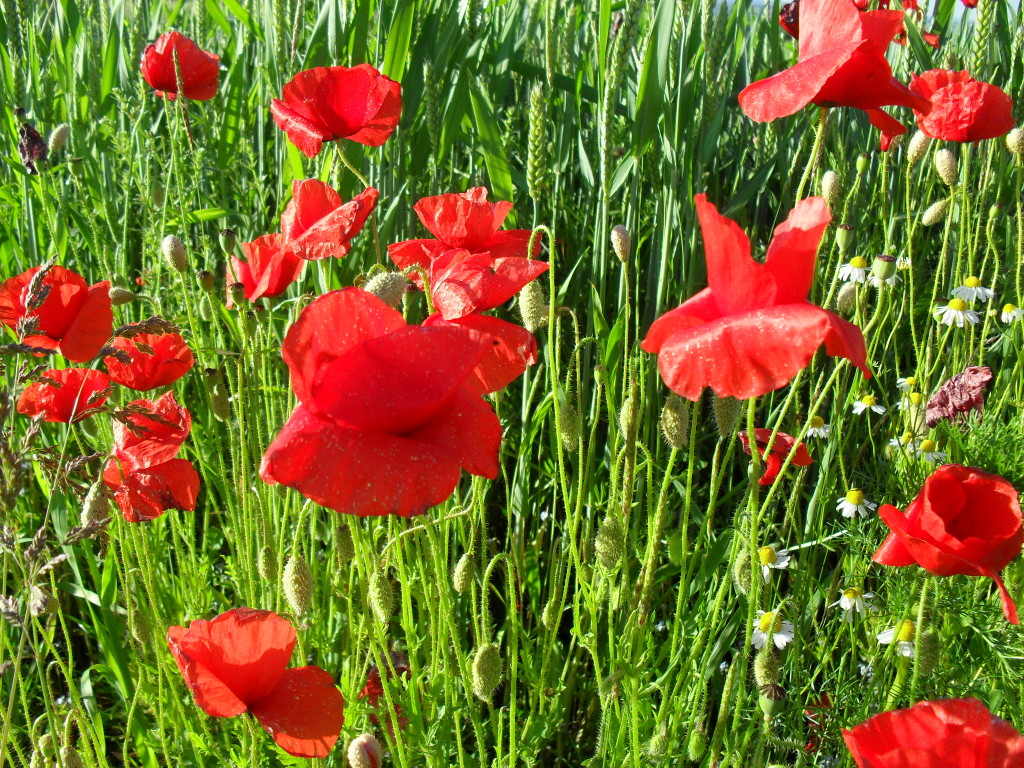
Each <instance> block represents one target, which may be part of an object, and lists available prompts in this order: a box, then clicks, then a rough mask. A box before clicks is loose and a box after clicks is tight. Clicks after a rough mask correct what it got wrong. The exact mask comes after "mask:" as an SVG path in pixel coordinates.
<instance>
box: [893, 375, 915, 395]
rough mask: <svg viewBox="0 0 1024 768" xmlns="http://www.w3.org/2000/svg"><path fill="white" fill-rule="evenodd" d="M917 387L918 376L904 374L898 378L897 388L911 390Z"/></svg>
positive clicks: (903, 390) (905, 390)
mask: <svg viewBox="0 0 1024 768" xmlns="http://www.w3.org/2000/svg"><path fill="white" fill-rule="evenodd" d="M916 387H917V376H903V377H900V378H898V379H896V389H898V390H899V391H900V392H910V391H911V390H912V389H915V388H916Z"/></svg>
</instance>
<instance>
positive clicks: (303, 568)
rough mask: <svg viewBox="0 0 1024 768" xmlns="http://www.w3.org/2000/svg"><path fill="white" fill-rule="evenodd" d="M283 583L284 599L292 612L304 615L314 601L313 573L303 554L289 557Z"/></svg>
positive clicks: (282, 579)
mask: <svg viewBox="0 0 1024 768" xmlns="http://www.w3.org/2000/svg"><path fill="white" fill-rule="evenodd" d="M281 584H282V586H283V587H284V599H285V600H286V601H287V602H288V607H289V608H291V609H292V613H294V614H295V615H296V616H302V615H304V614H305V613H306V612H307V611H308V610H309V606H310V604H311V603H312V602H313V574H311V573H310V572H309V566H308V565H306V561H305V560H304V559H303V558H302V557H301V556H299V555H292V556H291V557H289V558H288V562H287V563H285V565H284V574H283V575H282V577H281Z"/></svg>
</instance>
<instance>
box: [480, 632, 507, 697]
mask: <svg viewBox="0 0 1024 768" xmlns="http://www.w3.org/2000/svg"><path fill="white" fill-rule="evenodd" d="M504 669H505V663H504V661H503V660H502V658H501V649H500V648H498V646H497V645H495V644H494V643H488V644H487V645H481V646H480V647H479V648H478V649H477V651H476V653H475V654H473V693H474V695H475V696H476V697H477V698H479V699H482V700H483V701H490V700H491V696H492V695H493V694H494V691H495V689H496V688H497V687H498V683H500V682H501V675H502V673H503V672H504Z"/></svg>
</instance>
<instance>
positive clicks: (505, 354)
mask: <svg viewBox="0 0 1024 768" xmlns="http://www.w3.org/2000/svg"><path fill="white" fill-rule="evenodd" d="M449 324H451V325H457V326H459V327H460V328H465V329H467V330H470V331H472V332H474V333H478V334H481V336H482V337H483V338H484V339H485V343H486V344H487V353H486V354H485V355H484V357H483V358H482V359H481V360H480V362H479V364H477V366H476V368H474V369H473V377H474V379H475V380H476V382H477V383H478V384H479V386H480V391H481V392H482V393H488V392H497V391H498V390H499V389H504V388H505V387H506V386H508V385H509V384H510V383H512V382H513V381H515V380H516V379H518V378H519V377H520V376H522V375H523V373H524V372H525V371H526V369H527V368H528V367H529V366H531V365H533V364H534V363H536V362H537V339H535V338H534V336H533V334H532V333H530V332H529V331H528V330H526V329H525V328H523V327H521V326H518V325H515V324H513V323H509V322H506V321H505V320H502V319H501V318H497V317H491V316H490V315H467V316H465V317H462V318H459V319H458V320H453V321H448V320H445V319H444V318H443V317H442V316H441V315H440V314H439V313H435V314H433V315H431V316H430V317H428V318H427V319H426V320H424V321H423V325H424V327H431V326H435V325H439V326H443V325H449Z"/></svg>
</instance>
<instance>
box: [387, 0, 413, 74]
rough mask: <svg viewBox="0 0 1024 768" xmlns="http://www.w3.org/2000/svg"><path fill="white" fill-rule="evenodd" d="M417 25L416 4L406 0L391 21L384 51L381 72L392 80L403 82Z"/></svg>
mask: <svg viewBox="0 0 1024 768" xmlns="http://www.w3.org/2000/svg"><path fill="white" fill-rule="evenodd" d="M415 23H416V4H415V3H413V2H410V0H406V2H404V3H403V4H402V5H401V6H399V8H398V10H397V11H396V12H395V15H394V17H393V18H392V19H391V29H390V30H389V31H388V44H387V47H386V48H385V49H384V66H383V67H382V69H381V71H382V72H383V73H384V74H385V75H387V76H388V77H390V78H391V79H392V80H397V81H398V82H401V81H402V75H404V74H405V65H406V63H407V62H408V60H409V44H410V43H411V42H412V30H413V26H414V25H415Z"/></svg>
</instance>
